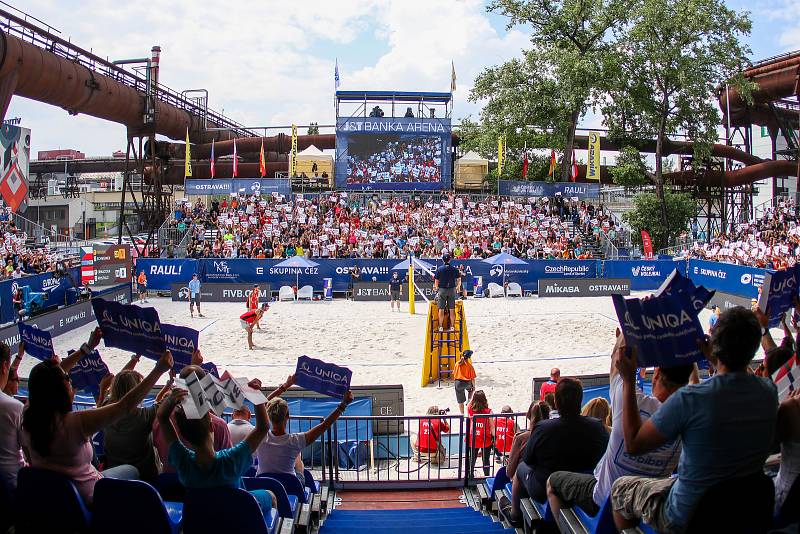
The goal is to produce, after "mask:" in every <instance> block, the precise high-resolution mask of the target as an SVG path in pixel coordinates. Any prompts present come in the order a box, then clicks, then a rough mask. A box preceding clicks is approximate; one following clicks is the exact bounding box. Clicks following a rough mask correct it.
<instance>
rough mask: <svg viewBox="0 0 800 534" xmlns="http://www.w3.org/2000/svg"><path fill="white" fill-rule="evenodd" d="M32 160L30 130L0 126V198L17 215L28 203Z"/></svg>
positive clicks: (6, 125) (12, 126)
mask: <svg viewBox="0 0 800 534" xmlns="http://www.w3.org/2000/svg"><path fill="white" fill-rule="evenodd" d="M30 159H31V131H30V129H29V128H22V127H20V126H14V125H12V124H9V123H3V124H2V126H0V160H2V164H1V165H0V196H2V197H3V201H4V202H5V204H6V206H8V207H9V208H11V211H12V212H14V213H16V212H17V211H19V210H20V209H22V210H23V211H24V209H25V206H26V204H27V201H28V172H29V164H30Z"/></svg>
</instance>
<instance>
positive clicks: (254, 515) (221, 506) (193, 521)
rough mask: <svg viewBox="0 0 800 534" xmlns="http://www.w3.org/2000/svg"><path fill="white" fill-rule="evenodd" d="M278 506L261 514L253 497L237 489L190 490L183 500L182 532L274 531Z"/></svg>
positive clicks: (271, 533) (263, 533)
mask: <svg viewBox="0 0 800 534" xmlns="http://www.w3.org/2000/svg"><path fill="white" fill-rule="evenodd" d="M279 527H280V517H279V516H278V510H277V508H275V507H273V508H272V509H271V510H270V512H269V514H268V516H267V517H264V515H263V514H262V513H261V508H260V507H259V506H258V502H257V501H256V498H255V497H253V496H252V495H251V494H250V493H249V492H247V491H245V490H243V489H238V488H212V489H191V490H187V492H186V501H185V502H184V503H183V534H222V533H225V534H276V533H277V532H278V529H279Z"/></svg>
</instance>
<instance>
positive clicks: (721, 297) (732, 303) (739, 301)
mask: <svg viewBox="0 0 800 534" xmlns="http://www.w3.org/2000/svg"><path fill="white" fill-rule="evenodd" d="M751 303H752V301H751V299H749V298H747V297H740V296H737V295H731V294H730V293H723V292H722V291H717V292H716V293H714V296H713V297H711V300H710V301H708V304H707V305H706V307H707V308H711V306H717V307H718V308H720V309H721V310H722V311H725V310H728V309H730V308H735V307H736V306H741V307H743V308H747V309H748V310H749V309H750V307H751Z"/></svg>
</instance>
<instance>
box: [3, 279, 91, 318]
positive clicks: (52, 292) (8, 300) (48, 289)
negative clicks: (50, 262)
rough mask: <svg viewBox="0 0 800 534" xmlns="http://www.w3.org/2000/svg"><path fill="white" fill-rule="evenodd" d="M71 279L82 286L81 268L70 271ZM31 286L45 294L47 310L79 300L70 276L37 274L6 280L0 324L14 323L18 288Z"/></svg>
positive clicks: (36, 291)
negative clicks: (14, 301) (15, 297)
mask: <svg viewBox="0 0 800 534" xmlns="http://www.w3.org/2000/svg"><path fill="white" fill-rule="evenodd" d="M69 273H70V275H71V279H72V280H75V282H76V283H78V284H80V280H81V270H80V267H74V268H72V269H70V270H69ZM18 286H19V287H22V286H29V287H30V288H31V291H33V292H35V293H45V294H46V295H47V298H46V299H45V302H44V305H45V307H46V308H54V309H55V308H56V307H57V306H65V305H70V304H75V302H76V301H77V300H78V292H77V291H75V288H74V286H73V285H72V282H71V280H70V276H62V277H60V278H56V277H55V276H53V273H44V274H35V275H30V276H23V277H22V278H17V279H16V280H4V281H2V282H0V324H1V323H10V322H12V321H14V305H13V304H12V300H13V297H14V292H15V291H16V290H17V287H18Z"/></svg>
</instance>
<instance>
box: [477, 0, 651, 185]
mask: <svg viewBox="0 0 800 534" xmlns="http://www.w3.org/2000/svg"><path fill="white" fill-rule="evenodd" d="M636 1H638V0H605V1H602V2H589V1H587V0H493V1H492V2H491V3H490V4H489V6H488V10H489V11H493V12H495V13H499V14H500V15H503V16H506V17H508V18H509V23H508V28H509V29H510V28H512V27H514V26H517V25H521V26H524V27H525V28H530V29H531V30H532V33H531V48H530V49H529V50H525V51H524V52H523V57H522V58H521V59H518V58H515V59H511V60H509V61H507V62H506V63H503V64H502V65H499V66H495V67H491V68H488V69H486V70H484V71H483V72H482V73H481V74H480V75H479V76H478V77H477V78H476V80H475V86H474V87H473V89H472V92H471V93H470V99H471V100H472V101H479V100H486V104H485V106H484V108H483V111H482V113H481V118H482V119H483V122H484V123H485V124H487V126H489V127H491V128H495V129H498V130H503V131H508V132H510V131H512V130H514V131H516V132H519V133H521V134H523V135H525V134H527V133H536V134H538V135H541V132H542V131H548V132H549V137H550V139H549V140H548V145H549V146H552V147H554V148H556V149H559V150H560V151H562V153H563V155H564V158H563V160H564V161H563V162H562V165H561V168H560V171H561V180H562V181H567V180H569V173H570V165H569V157H570V155H571V154H572V153H573V147H574V142H575V128H576V127H577V124H578V121H579V120H580V119H581V117H582V116H583V115H584V114H585V113H586V111H587V108H588V106H589V103H590V97H591V96H592V94H593V93H594V92H595V91H596V90H598V89H599V88H600V86H601V84H602V79H601V74H602V66H603V65H604V64H605V63H606V56H607V55H608V54H612V53H614V43H613V36H614V33H615V31H619V30H621V29H622V27H623V26H624V24H625V20H626V18H627V16H628V12H629V10H630V9H631V7H632V6H633V5H634V4H635V2H636ZM528 146H531V145H530V144H529V145H528ZM546 146H547V145H546ZM543 148H544V147H543Z"/></svg>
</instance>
